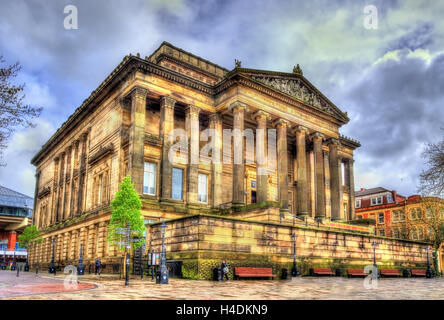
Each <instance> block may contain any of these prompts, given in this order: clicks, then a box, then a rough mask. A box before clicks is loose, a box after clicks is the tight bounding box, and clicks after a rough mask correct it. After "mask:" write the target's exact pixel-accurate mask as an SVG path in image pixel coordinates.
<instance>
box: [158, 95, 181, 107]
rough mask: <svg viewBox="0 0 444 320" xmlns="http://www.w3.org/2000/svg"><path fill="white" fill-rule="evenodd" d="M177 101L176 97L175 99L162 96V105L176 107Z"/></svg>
mask: <svg viewBox="0 0 444 320" xmlns="http://www.w3.org/2000/svg"><path fill="white" fill-rule="evenodd" d="M176 102H177V101H176V99H173V98H171V97H170V96H163V97H162V98H160V106H161V107H165V108H171V109H174V105H175V104H176Z"/></svg>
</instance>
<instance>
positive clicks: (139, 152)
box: [128, 87, 148, 194]
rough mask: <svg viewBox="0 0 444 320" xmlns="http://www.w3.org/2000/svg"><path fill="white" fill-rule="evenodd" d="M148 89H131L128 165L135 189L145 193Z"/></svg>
mask: <svg viewBox="0 0 444 320" xmlns="http://www.w3.org/2000/svg"><path fill="white" fill-rule="evenodd" d="M147 94H148V90H147V89H145V88H141V87H135V88H134V89H133V90H132V91H131V125H130V137H129V160H128V167H129V172H130V175H131V181H132V182H133V184H134V188H135V190H136V191H137V192H138V193H139V194H143V170H144V168H143V167H144V161H145V158H144V152H145V151H144V149H145V115H146V96H147Z"/></svg>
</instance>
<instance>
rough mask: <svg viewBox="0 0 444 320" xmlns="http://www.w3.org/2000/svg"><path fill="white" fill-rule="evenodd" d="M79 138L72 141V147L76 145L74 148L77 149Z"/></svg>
mask: <svg viewBox="0 0 444 320" xmlns="http://www.w3.org/2000/svg"><path fill="white" fill-rule="evenodd" d="M79 142H80V141H79V139H75V140H74V141H73V142H72V145H71V146H72V147H74V149H76V148H78V147H79Z"/></svg>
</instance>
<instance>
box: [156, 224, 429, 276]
mask: <svg viewBox="0 0 444 320" xmlns="http://www.w3.org/2000/svg"><path fill="white" fill-rule="evenodd" d="M166 223H167V226H168V228H167V231H166V234H165V239H166V240H165V242H166V250H167V259H174V260H182V261H183V265H184V268H183V271H184V275H185V277H189V278H198V279H210V278H211V274H212V269H213V268H214V267H216V266H218V265H219V264H220V261H221V259H225V260H227V263H228V264H229V265H230V267H231V268H230V272H231V273H232V272H233V267H235V266H257V267H258V266H264V267H271V268H273V272H274V273H275V274H278V275H280V273H281V269H282V268H287V269H289V270H290V269H291V265H292V259H293V241H292V238H291V235H292V233H293V232H295V233H296V234H297V245H296V250H297V257H298V258H297V261H298V266H299V268H301V270H302V272H303V273H304V274H308V272H309V269H310V268H312V267H330V268H334V269H342V270H343V271H345V270H346V269H347V268H353V267H356V268H362V267H364V266H366V265H371V264H373V247H372V242H373V241H375V242H377V247H376V259H377V264H378V267H379V268H382V267H385V268H400V269H401V268H411V267H417V268H424V267H425V264H426V250H425V248H426V245H425V244H424V243H420V242H413V241H405V240H395V239H391V238H385V237H380V236H373V235H364V234H362V235H361V234H353V233H349V232H341V231H328V230H322V229H319V228H316V227H313V226H308V227H305V226H297V227H292V226H283V225H279V224H276V223H272V222H260V221H247V220H242V219H234V218H226V217H220V216H210V215H194V216H188V217H183V218H179V219H175V220H170V221H168V222H166ZM151 228H152V230H151V237H152V240H153V246H154V250H159V251H160V249H161V233H160V230H159V224H154V225H152V227H151Z"/></svg>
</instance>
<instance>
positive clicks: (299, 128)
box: [293, 125, 308, 135]
mask: <svg viewBox="0 0 444 320" xmlns="http://www.w3.org/2000/svg"><path fill="white" fill-rule="evenodd" d="M293 133H295V134H297V133H303V134H305V135H307V134H308V128H307V127H304V126H301V125H298V126H296V127H294V128H293Z"/></svg>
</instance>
